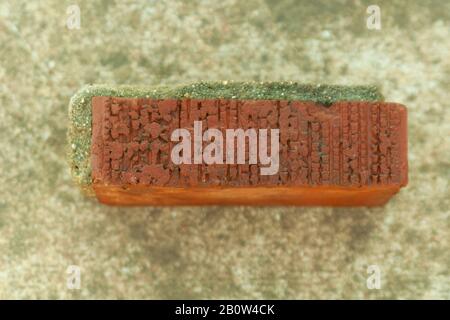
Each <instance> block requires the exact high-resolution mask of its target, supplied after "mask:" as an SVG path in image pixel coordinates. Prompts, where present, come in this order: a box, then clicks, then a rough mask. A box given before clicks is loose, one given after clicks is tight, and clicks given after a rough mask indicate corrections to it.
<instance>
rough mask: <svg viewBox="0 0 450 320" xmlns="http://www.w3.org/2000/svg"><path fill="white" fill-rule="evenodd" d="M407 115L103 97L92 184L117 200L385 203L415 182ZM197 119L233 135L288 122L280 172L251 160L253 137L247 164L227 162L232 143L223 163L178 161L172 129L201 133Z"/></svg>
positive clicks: (398, 110) (297, 104)
mask: <svg viewBox="0 0 450 320" xmlns="http://www.w3.org/2000/svg"><path fill="white" fill-rule="evenodd" d="M406 116H407V114H406V108H405V107H404V106H402V105H400V104H396V103H385V102H361V101H358V102H356V101H355V102H352V101H342V102H335V103H333V104H331V106H327V107H326V106H323V105H321V104H317V103H314V102H307V101H286V100H234V99H163V100H157V99H143V98H117V97H105V96H96V97H93V98H92V147H91V164H92V186H93V189H94V191H95V194H96V196H97V198H98V199H99V200H100V201H101V202H102V203H105V204H110V205H206V204H219V205H232V204H242V205H320V206H322V205H323V206H376V205H383V204H385V203H386V202H387V201H388V200H389V199H390V198H391V197H392V196H393V195H394V194H395V193H397V192H398V191H399V189H400V188H401V187H403V186H405V185H406V184H407V179H408V178H407V122H406V121H407V118H406ZM194 121H201V124H202V128H203V131H204V130H206V129H218V130H220V132H221V133H222V134H223V136H224V137H225V136H226V129H237V128H242V129H243V130H246V129H257V130H261V129H268V130H270V129H279V167H278V171H277V172H276V174H273V175H261V171H260V170H261V168H263V167H265V165H263V164H261V163H259V162H258V163H256V164H250V163H248V161H249V158H250V154H249V152H248V150H249V149H251V148H250V146H249V145H248V142H246V144H245V147H246V148H245V149H246V151H247V152H246V154H245V157H246V158H245V160H246V163H245V164H226V163H225V162H226V159H225V157H226V150H225V143H224V152H223V162H224V164H217V163H214V164H206V163H204V161H203V162H202V163H200V164H180V165H177V164H175V163H174V162H173V161H172V159H171V157H170V155H171V152H172V149H173V147H174V146H175V145H176V144H177V143H178V142H174V141H171V134H172V132H173V131H174V130H175V129H178V128H185V129H187V130H188V131H189V132H190V133H193V132H194ZM268 140H270V139H269V138H268ZM269 142H270V141H269ZM207 144H208V142H203V143H202V145H203V148H205V147H206V145H207ZM235 147H236V143H235ZM234 151H235V155H236V154H237V153H238V150H236V149H234Z"/></svg>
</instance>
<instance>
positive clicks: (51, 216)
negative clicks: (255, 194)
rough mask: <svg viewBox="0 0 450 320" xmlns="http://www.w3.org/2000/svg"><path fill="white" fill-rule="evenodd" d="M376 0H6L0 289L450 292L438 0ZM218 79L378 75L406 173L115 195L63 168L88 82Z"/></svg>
mask: <svg viewBox="0 0 450 320" xmlns="http://www.w3.org/2000/svg"><path fill="white" fill-rule="evenodd" d="M374 2H376V4H378V5H379V6H380V7H381V19H382V29H381V30H380V31H373V30H372V31H371V30H368V29H367V28H366V22H365V19H366V17H367V14H366V8H367V6H368V5H369V4H373V3H369V2H366V1H336V2H333V4H330V3H331V2H329V1H294V0H276V1H275V0H273V1H272V0H267V1H262V0H250V1H237V0H222V1H212V0H211V1H206V0H205V1H148V0H147V1H126V2H125V1H70V2H66V1H59V0H58V1H56V0H54V1H12V0H11V1H5V0H4V1H1V2H0V43H1V46H0V57H1V61H0V103H1V106H0V128H1V132H2V134H1V135H0V170H1V171H0V194H1V196H0V298H419V299H420V298H447V299H448V298H450V273H449V266H450V255H449V252H450V250H449V249H450V235H449V230H450V217H449V215H450V214H449V213H450V210H449V205H450V192H449V177H450V175H449V173H450V160H449V159H450V145H449V144H450V143H449V136H450V121H449V120H450V106H449V101H450V93H449V87H450V86H449V74H450V60H449V52H450V25H449V13H450V6H449V2H448V1H445V0H443V1H396V2H395V3H396V4H395V5H394V4H391V2H390V1H374ZM74 3H77V4H78V5H79V6H80V9H81V28H80V29H79V30H68V29H67V28H66V27H65V24H66V18H67V14H66V9H67V6H68V5H70V4H74ZM223 79H231V80H258V81H266V80H267V81H268V80H275V81H277V80H296V81H302V82H312V83H314V82H320V83H334V84H365V83H378V84H380V85H381V87H382V89H383V93H384V95H385V97H386V100H388V101H395V102H400V103H404V104H406V105H407V106H408V107H409V131H410V134H409V139H410V144H409V148H410V152H409V159H410V184H409V186H408V187H407V188H406V189H404V190H402V191H401V193H400V194H399V195H398V196H397V197H395V199H393V200H392V201H391V202H390V203H389V204H388V205H387V206H386V207H384V208H376V209H370V210H369V209H332V208H327V209H323V208H283V207H279V208H248V207H247V208H246V207H229V208H222V207H205V208H164V209H159V208H132V209H125V208H109V207H105V206H102V205H99V204H98V203H96V202H95V201H92V200H89V199H87V198H85V197H84V196H83V195H82V194H80V192H79V190H78V189H77V188H76V187H75V186H74V185H73V184H72V182H71V178H70V175H69V170H68V165H67V162H66V159H65V139H66V129H67V125H68V122H67V106H68V102H69V99H70V96H71V95H72V94H73V93H74V92H76V91H77V90H78V89H79V88H80V87H81V86H82V85H84V84H87V83H94V82H96V83H117V84H141V85H155V84H160V83H162V84H176V83H183V82H191V81H197V80H223ZM69 265H78V266H80V268H81V289H80V290H68V289H67V288H66V276H67V275H66V269H67V267H68V266H69ZM368 265H378V266H379V267H380V269H381V289H380V290H369V289H368V288H367V287H366V278H367V266H368Z"/></svg>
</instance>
